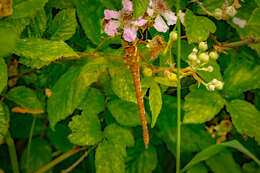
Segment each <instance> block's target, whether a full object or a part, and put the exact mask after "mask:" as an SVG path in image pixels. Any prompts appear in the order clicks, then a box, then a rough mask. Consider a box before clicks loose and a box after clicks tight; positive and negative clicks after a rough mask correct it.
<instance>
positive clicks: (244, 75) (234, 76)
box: [223, 59, 260, 97]
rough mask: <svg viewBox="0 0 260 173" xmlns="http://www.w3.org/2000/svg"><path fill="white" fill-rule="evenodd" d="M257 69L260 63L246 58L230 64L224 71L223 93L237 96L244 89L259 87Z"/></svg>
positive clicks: (258, 69)
mask: <svg viewBox="0 0 260 173" xmlns="http://www.w3.org/2000/svg"><path fill="white" fill-rule="evenodd" d="M259 71H260V65H258V64H256V63H255V62H251V61H248V60H246V59H242V60H238V61H237V62H236V63H232V64H230V65H229V66H228V68H227V69H226V71H225V73H224V88H223V92H224V95H225V96H226V97H237V96H239V95H240V94H241V93H242V92H244V91H247V90H251V89H255V88H259V87H260V80H259V78H260V73H259Z"/></svg>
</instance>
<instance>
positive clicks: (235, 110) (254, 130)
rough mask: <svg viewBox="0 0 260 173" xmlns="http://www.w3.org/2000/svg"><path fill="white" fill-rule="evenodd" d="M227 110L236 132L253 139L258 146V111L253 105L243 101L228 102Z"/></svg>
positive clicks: (259, 116) (259, 112) (259, 134)
mask: <svg viewBox="0 0 260 173" xmlns="http://www.w3.org/2000/svg"><path fill="white" fill-rule="evenodd" d="M227 110H228V112H229V113H230V115H231V118H232V122H233V124H234V125H235V127H236V129H237V130H238V132H239V133H241V134H247V135H248V136H250V137H255V139H256V141H257V142H258V144H260V127H259V123H260V111H259V110H257V109H256V108H255V106H254V105H252V104H251V103H249V102H247V101H244V100H232V101H231V102H230V103H229V102H228V103H227Z"/></svg>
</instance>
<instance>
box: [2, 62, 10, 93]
mask: <svg viewBox="0 0 260 173" xmlns="http://www.w3.org/2000/svg"><path fill="white" fill-rule="evenodd" d="M7 80H8V74H7V65H6V64H5V60H4V59H3V58H0V94H1V93H2V91H3V90H4V89H5V87H6V86H7Z"/></svg>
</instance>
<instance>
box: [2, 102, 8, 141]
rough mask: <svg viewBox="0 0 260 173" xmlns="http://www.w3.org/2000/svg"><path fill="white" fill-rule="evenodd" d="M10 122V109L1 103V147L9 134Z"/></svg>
mask: <svg viewBox="0 0 260 173" xmlns="http://www.w3.org/2000/svg"><path fill="white" fill-rule="evenodd" d="M9 121H10V114H9V109H8V107H7V106H6V105H5V104H4V103H0V145H1V144H2V143H3V142H4V137H5V135H6V134H7V132H8V128H9Z"/></svg>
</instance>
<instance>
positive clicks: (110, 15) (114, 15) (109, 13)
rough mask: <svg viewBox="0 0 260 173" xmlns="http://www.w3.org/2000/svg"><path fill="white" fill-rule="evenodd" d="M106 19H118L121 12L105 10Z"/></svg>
mask: <svg viewBox="0 0 260 173" xmlns="http://www.w3.org/2000/svg"><path fill="white" fill-rule="evenodd" d="M104 15H105V19H107V20H109V19H112V18H113V19H117V18H118V17H119V12H118V11H114V10H105V11H104Z"/></svg>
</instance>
